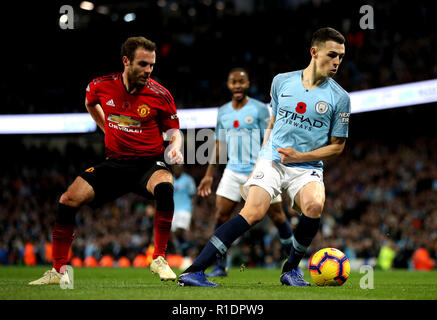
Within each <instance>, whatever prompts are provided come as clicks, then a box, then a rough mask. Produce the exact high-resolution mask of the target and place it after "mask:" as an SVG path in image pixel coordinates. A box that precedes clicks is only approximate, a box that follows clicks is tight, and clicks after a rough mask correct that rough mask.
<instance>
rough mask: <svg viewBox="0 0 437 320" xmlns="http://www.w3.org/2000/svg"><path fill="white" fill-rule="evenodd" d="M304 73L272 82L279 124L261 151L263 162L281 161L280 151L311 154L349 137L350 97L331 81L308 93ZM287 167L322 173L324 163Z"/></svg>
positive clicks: (275, 79) (275, 112)
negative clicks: (316, 170) (303, 80)
mask: <svg viewBox="0 0 437 320" xmlns="http://www.w3.org/2000/svg"><path fill="white" fill-rule="evenodd" d="M302 72H303V70H299V71H294V72H288V73H281V74H278V75H277V76H276V77H275V78H274V79H273V82H272V87H271V92H270V95H271V98H272V100H271V106H272V115H274V116H276V121H275V123H274V126H273V130H272V132H271V135H270V137H269V140H268V142H267V143H266V144H265V146H264V147H263V148H262V150H261V152H260V158H262V159H269V160H274V161H277V162H281V157H280V156H279V153H278V152H277V151H276V149H277V148H287V147H292V148H294V149H296V150H297V151H299V152H308V151H312V150H315V149H318V148H321V147H323V146H326V145H327V144H329V141H330V137H345V138H347V136H348V129H349V116H350V109H351V107H350V98H349V94H348V93H347V92H346V91H345V90H344V89H343V88H342V87H340V85H339V84H338V83H337V82H335V80H334V79H332V78H328V79H327V80H326V81H325V82H323V83H322V84H320V85H319V86H318V87H317V88H315V89H312V90H307V89H305V87H304V86H303V84H302ZM285 165H286V166H289V167H300V168H308V169H319V170H323V162H322V161H310V162H302V163H286V164H285Z"/></svg>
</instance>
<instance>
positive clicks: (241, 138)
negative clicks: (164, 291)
mask: <svg viewBox="0 0 437 320" xmlns="http://www.w3.org/2000/svg"><path fill="white" fill-rule="evenodd" d="M227 85H228V89H229V91H230V92H231V94H232V100H231V101H229V102H228V103H226V104H224V105H223V106H222V107H220V109H219V111H218V115H217V127H216V148H215V156H213V158H215V161H213V162H214V163H211V164H210V165H209V166H208V169H207V171H206V173H205V176H204V178H203V179H202V180H201V182H200V183H199V187H198V194H199V195H200V196H208V195H209V194H211V185H212V182H213V177H214V173H215V171H216V166H217V165H218V164H219V163H221V161H220V160H221V159H220V155H222V157H223V155H227V157H224V158H227V164H226V169H225V171H224V173H223V176H222V178H221V180H220V183H219V185H218V188H217V191H216V225H215V229H217V228H218V227H220V226H221V225H222V224H223V223H225V222H226V221H228V220H229V219H230V218H231V216H232V213H233V211H234V209H235V207H236V205H237V203H239V202H240V201H241V194H240V186H242V185H243V184H244V183H245V182H246V181H247V179H248V177H249V175H250V173H251V172H252V170H253V168H254V165H255V163H256V159H257V158H258V154H259V151H260V149H261V143H262V139H263V136H264V132H265V129H266V128H267V125H268V123H269V121H270V112H269V110H268V108H267V106H266V105H265V104H264V103H262V102H260V101H258V100H256V99H253V98H250V97H249V96H248V95H247V90H248V89H249V86H250V81H249V76H248V74H247V72H246V71H245V70H244V69H242V68H235V69H232V70H231V71H230V72H229V75H228V81H227ZM222 160H226V159H222ZM281 201H282V198H281V195H279V194H278V195H277V196H276V197H274V198H273V199H272V201H271V202H272V204H271V206H270V208H269V209H268V211H267V213H268V215H269V217H270V219H271V220H272V222H273V223H274V225H275V226H276V227H277V229H278V233H279V239H280V241H281V243H282V245H283V247H284V251H286V252H287V254H288V253H289V252H290V249H291V239H292V238H291V237H292V230H291V227H290V224H289V223H288V221H287V217H286V215H285V213H284V212H283V210H282V206H281V205H282V202H281ZM207 276H210V277H215V276H227V271H226V256H225V255H223V256H222V257H220V258H219V259H217V261H216V266H215V267H214V269H213V270H212V271H211V273H209V274H207Z"/></svg>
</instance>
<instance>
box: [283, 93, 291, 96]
mask: <svg viewBox="0 0 437 320" xmlns="http://www.w3.org/2000/svg"><path fill="white" fill-rule="evenodd" d="M292 96H293V95H291V94H283V93H281V97H292Z"/></svg>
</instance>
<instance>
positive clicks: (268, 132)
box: [262, 116, 276, 147]
mask: <svg viewBox="0 0 437 320" xmlns="http://www.w3.org/2000/svg"><path fill="white" fill-rule="evenodd" d="M275 121H276V116H271V117H270V122H269V124H268V126H267V128H266V132H265V133H264V139H263V144H262V146H263V147H264V145H265V144H266V142H267V141H268V140H269V138H270V133H271V132H272V129H273V126H274V124H275Z"/></svg>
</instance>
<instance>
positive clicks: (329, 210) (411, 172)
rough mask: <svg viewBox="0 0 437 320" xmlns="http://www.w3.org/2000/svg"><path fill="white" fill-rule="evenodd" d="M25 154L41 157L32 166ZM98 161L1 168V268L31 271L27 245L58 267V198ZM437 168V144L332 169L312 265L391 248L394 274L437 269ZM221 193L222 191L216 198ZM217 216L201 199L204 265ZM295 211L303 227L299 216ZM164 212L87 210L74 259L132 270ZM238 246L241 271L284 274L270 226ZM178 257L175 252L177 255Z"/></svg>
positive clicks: (193, 244) (400, 148)
mask: <svg viewBox="0 0 437 320" xmlns="http://www.w3.org/2000/svg"><path fill="white" fill-rule="evenodd" d="M6 146H7V144H6ZM25 154H32V155H33V156H32V157H31V158H29V157H24V155H25ZM95 157H97V155H96V154H95V151H94V150H92V149H91V148H82V147H79V146H78V145H68V146H67V148H66V150H65V153H64V154H63V153H61V152H60V151H58V150H56V149H54V150H49V149H48V148H47V147H27V148H26V147H24V146H22V147H21V148H20V149H18V150H16V152H15V153H13V154H11V156H10V158H9V159H8V160H7V164H6V165H5V166H3V167H2V168H1V170H2V172H1V180H0V188H1V190H2V193H1V194H0V197H1V198H0V235H1V237H0V264H23V263H25V252H26V248H27V250H29V247H28V246H26V245H27V244H32V245H33V250H34V252H35V258H36V260H35V262H34V263H44V264H47V263H48V261H47V258H49V257H47V256H46V254H47V253H46V252H47V251H46V242H47V241H48V242H50V241H49V240H50V237H51V234H52V230H51V228H52V225H53V221H54V218H55V209H56V208H55V204H56V197H58V196H59V195H60V194H61V193H62V190H63V189H65V187H66V186H67V185H68V183H69V182H70V181H71V180H72V179H73V178H74V174H75V172H77V171H78V170H80V169H81V168H84V167H85V164H84V163H83V159H85V158H89V159H93V158H95ZM436 158H437V140H436V139H435V138H433V139H425V138H417V139H413V140H411V142H409V143H405V141H403V142H402V144H401V143H397V144H395V145H386V144H377V143H374V141H372V140H362V141H358V142H356V143H354V144H353V145H351V146H350V147H349V148H346V150H345V153H344V155H343V158H342V159H338V160H337V163H336V166H335V167H331V166H330V165H329V162H328V163H327V170H326V171H325V184H326V186H327V190H329V191H327V192H329V193H330V194H329V196H328V197H327V201H326V205H325V209H324V214H323V218H322V222H321V229H320V232H319V233H318V234H317V236H316V238H315V239H314V241H313V243H312V244H311V246H310V248H309V251H308V256H309V254H311V252H314V251H315V250H317V249H320V247H322V246H323V247H328V246H329V247H336V248H339V249H340V250H343V251H344V252H345V253H346V255H347V256H348V257H349V258H350V259H353V258H364V259H369V258H375V257H377V256H378V255H379V253H380V250H381V248H382V247H383V246H385V245H389V246H390V247H391V248H392V249H393V250H394V251H395V257H394V258H393V261H392V266H393V267H399V268H409V267H413V265H412V263H413V260H412V258H413V254H414V253H415V251H416V250H417V249H419V248H423V249H425V250H427V252H428V253H429V254H430V258H431V259H434V260H436V259H437V209H436V208H437V196H436V195H437V165H436V163H435V161H434V160H435V159H436ZM204 170H205V167H204V166H193V165H191V166H186V172H187V173H189V174H190V175H191V176H192V177H193V178H194V179H195V181H196V183H198V182H199V181H200V179H201V178H202V177H203V173H204ZM65 173H68V175H66V174H65ZM217 174H220V173H219V172H217ZM215 180H216V181H218V180H219V179H215ZM216 188H217V182H216V183H215V184H214V185H213V190H215V189H216ZM284 203H286V201H285V202H284ZM213 208H214V195H211V196H209V197H206V198H201V197H198V196H195V197H194V207H193V219H192V223H191V232H189V233H187V235H189V238H187V239H186V242H187V243H188V244H189V248H188V250H187V255H188V256H191V257H196V256H197V254H198V252H199V250H200V249H201V248H202V247H203V246H204V245H205V244H206V242H207V240H208V239H209V237H210V235H211V233H212V232H213V229H214V221H215V220H214V210H213ZM288 210H289V212H288V213H289V217H290V221H291V224H292V226H293V227H294V226H295V224H296V222H297V215H296V213H295V212H293V211H292V210H291V209H288ZM154 212H155V209H154V205H153V203H152V202H145V201H144V200H143V199H142V198H141V197H139V196H137V195H135V194H128V195H126V196H123V197H122V198H120V199H118V200H116V201H114V202H112V203H109V204H107V205H105V206H104V207H102V208H101V209H98V210H95V211H93V210H91V209H89V208H87V207H84V208H83V209H82V210H80V211H79V213H78V215H77V218H76V223H77V229H76V238H75V239H76V240H75V242H74V243H73V248H72V249H73V250H72V251H73V252H72V253H73V255H74V256H76V257H78V258H80V259H81V260H82V261H83V260H84V259H85V258H86V257H87V256H94V257H95V259H96V261H100V259H101V257H102V256H104V255H111V256H112V257H113V259H114V260H115V261H117V260H118V259H119V258H120V257H122V256H124V257H127V258H128V259H129V260H130V262H131V263H132V262H133V260H134V259H135V257H136V256H137V255H138V254H146V251H147V249H148V248H149V245H150V244H151V243H152V244H153V239H152V228H153V215H154ZM238 242H239V244H238V245H237V246H235V248H233V250H231V251H230V252H229V258H228V259H229V263H231V264H232V265H235V266H240V265H241V264H244V265H246V266H248V267H252V266H258V267H272V268H273V267H280V262H281V260H280V259H279V257H281V251H280V250H281V245H280V242H279V239H278V237H277V231H276V229H275V228H274V227H273V225H272V224H271V223H269V221H268V219H265V220H264V221H263V223H261V224H260V225H259V226H257V227H256V228H254V229H253V230H251V231H250V232H248V233H247V234H246V235H244V236H243V237H241V238H240V239H239V240H238ZM175 252H176V251H175V249H174V248H171V247H170V248H169V252H168V253H175ZM29 261H32V259H30V260H29ZM278 261H279V264H278Z"/></svg>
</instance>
